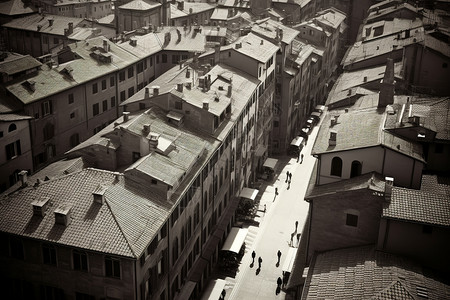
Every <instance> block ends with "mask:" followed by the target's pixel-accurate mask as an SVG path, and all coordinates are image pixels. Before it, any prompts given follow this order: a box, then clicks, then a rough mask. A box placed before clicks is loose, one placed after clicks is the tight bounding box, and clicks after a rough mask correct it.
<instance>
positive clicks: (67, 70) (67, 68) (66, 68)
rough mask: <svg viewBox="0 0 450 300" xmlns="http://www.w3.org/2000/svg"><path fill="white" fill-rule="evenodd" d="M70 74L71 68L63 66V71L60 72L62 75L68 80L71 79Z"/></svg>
mask: <svg viewBox="0 0 450 300" xmlns="http://www.w3.org/2000/svg"><path fill="white" fill-rule="evenodd" d="M72 72H73V68H72V67H71V66H65V67H64V69H62V70H61V73H62V74H65V75H67V76H68V77H70V78H73V75H72Z"/></svg>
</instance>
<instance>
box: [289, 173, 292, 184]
mask: <svg viewBox="0 0 450 300" xmlns="http://www.w3.org/2000/svg"><path fill="white" fill-rule="evenodd" d="M291 180H292V173H290V172H289V183H290V182H291Z"/></svg>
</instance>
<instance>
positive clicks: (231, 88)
mask: <svg viewBox="0 0 450 300" xmlns="http://www.w3.org/2000/svg"><path fill="white" fill-rule="evenodd" d="M232 91H233V86H232V85H231V84H230V85H229V86H228V91H227V97H231V93H232Z"/></svg>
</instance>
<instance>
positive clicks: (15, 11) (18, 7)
mask: <svg viewBox="0 0 450 300" xmlns="http://www.w3.org/2000/svg"><path fill="white" fill-rule="evenodd" d="M35 11H36V9H35V8H33V7H32V6H28V5H26V4H25V3H24V2H23V1H22V0H11V1H6V2H0V15H8V16H14V15H22V14H31V13H34V12H35Z"/></svg>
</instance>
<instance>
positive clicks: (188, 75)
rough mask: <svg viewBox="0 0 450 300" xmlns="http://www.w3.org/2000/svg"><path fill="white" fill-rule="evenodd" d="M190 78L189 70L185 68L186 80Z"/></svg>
mask: <svg viewBox="0 0 450 300" xmlns="http://www.w3.org/2000/svg"><path fill="white" fill-rule="evenodd" d="M190 77H191V71H190V70H189V68H186V78H190Z"/></svg>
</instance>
